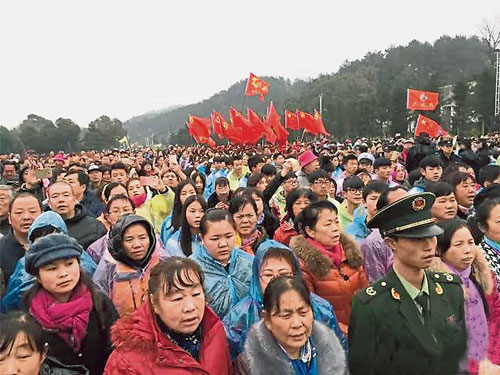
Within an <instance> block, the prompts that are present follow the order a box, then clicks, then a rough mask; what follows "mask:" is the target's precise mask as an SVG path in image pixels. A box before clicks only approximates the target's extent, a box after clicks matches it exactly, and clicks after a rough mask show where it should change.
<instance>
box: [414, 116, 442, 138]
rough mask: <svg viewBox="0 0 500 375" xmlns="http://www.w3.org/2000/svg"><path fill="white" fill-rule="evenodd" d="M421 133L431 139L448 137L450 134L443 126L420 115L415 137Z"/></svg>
mask: <svg viewBox="0 0 500 375" xmlns="http://www.w3.org/2000/svg"><path fill="white" fill-rule="evenodd" d="M420 133H427V134H429V136H430V137H439V136H443V135H448V132H447V131H446V130H444V129H443V128H442V127H441V125H439V124H438V123H437V122H436V121H434V120H432V119H430V118H428V117H426V116H424V115H418V119H417V127H416V128H415V137H417V136H419V135H420Z"/></svg>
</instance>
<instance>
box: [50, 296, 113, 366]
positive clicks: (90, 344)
mask: <svg viewBox="0 0 500 375" xmlns="http://www.w3.org/2000/svg"><path fill="white" fill-rule="evenodd" d="M96 293H97V296H98V298H99V299H100V300H101V304H102V311H97V309H96V307H95V306H94V308H93V309H92V311H91V313H90V317H89V324H88V327H87V335H86V336H85V338H84V339H83V341H82V344H81V347H80V351H79V352H78V353H75V352H74V351H73V349H72V348H71V347H70V346H69V345H68V344H67V343H66V342H65V341H64V340H63V339H62V338H61V336H59V335H58V334H57V333H53V332H47V335H46V337H47V342H48V344H49V352H48V355H49V356H51V357H54V358H56V359H57V360H59V361H60V362H62V363H64V364H65V365H83V366H85V367H86V368H87V369H88V370H89V373H90V375H102V374H103V373H104V366H105V365H106V362H107V360H108V357H109V355H110V354H111V350H112V346H111V339H110V329H111V326H112V325H113V323H114V322H115V321H116V319H117V318H118V313H117V312H116V309H115V307H114V306H113V303H112V302H111V300H110V299H109V298H108V297H106V296H105V295H104V294H102V293H101V292H99V291H97V292H96Z"/></svg>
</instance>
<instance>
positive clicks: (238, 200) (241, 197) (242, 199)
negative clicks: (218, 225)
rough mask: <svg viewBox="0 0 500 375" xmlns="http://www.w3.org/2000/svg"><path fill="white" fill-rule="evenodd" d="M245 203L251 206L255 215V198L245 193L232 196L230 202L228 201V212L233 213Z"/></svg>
mask: <svg viewBox="0 0 500 375" xmlns="http://www.w3.org/2000/svg"><path fill="white" fill-rule="evenodd" d="M247 204H249V205H251V206H252V207H253V209H254V210H255V215H257V205H256V204H255V200H253V199H252V198H250V197H248V196H247V195H245V194H237V195H235V196H234V197H233V199H231V202H229V213H230V214H231V215H234V214H236V213H237V212H238V211H239V210H241V209H242V208H243V207H245V206H246V205H247Z"/></svg>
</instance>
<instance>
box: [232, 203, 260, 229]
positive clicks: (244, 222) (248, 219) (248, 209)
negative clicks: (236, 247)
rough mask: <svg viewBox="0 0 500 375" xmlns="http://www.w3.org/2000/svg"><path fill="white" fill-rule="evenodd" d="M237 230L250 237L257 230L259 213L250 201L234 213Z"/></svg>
mask: <svg viewBox="0 0 500 375" xmlns="http://www.w3.org/2000/svg"><path fill="white" fill-rule="evenodd" d="M233 220H234V223H235V224H236V230H237V231H238V233H239V234H240V236H241V237H248V236H250V235H251V234H252V233H253V232H254V231H255V225H256V224H257V213H256V212H255V209H254V208H253V206H252V205H251V204H250V203H247V204H246V205H244V206H243V207H241V209H240V210H239V211H238V212H236V213H235V214H234V215H233Z"/></svg>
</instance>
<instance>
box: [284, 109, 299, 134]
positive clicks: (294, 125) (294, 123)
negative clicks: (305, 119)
mask: <svg viewBox="0 0 500 375" xmlns="http://www.w3.org/2000/svg"><path fill="white" fill-rule="evenodd" d="M285 126H286V127H287V128H288V129H290V130H299V129H300V128H299V120H298V119H297V114H295V113H293V112H290V111H285Z"/></svg>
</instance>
